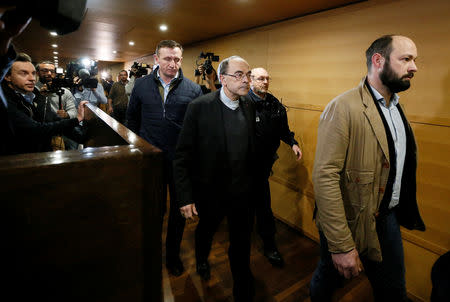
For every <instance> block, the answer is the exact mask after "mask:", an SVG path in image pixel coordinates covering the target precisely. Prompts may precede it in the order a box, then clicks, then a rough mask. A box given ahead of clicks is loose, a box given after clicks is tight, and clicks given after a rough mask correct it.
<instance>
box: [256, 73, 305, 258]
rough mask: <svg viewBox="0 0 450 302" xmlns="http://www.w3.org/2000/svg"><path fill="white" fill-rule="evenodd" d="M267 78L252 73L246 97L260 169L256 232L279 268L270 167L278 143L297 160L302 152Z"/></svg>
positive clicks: (265, 250) (265, 251)
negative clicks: (253, 115)
mask: <svg viewBox="0 0 450 302" xmlns="http://www.w3.org/2000/svg"><path fill="white" fill-rule="evenodd" d="M269 82H270V77H269V73H268V72H267V71H266V70H265V69H264V68H261V67H259V68H254V69H252V75H251V82H250V88H251V89H250V91H249V93H248V96H249V97H250V99H251V100H252V101H253V103H254V104H255V109H256V146H257V147H256V150H257V161H258V163H259V165H258V168H259V169H260V171H259V173H257V175H258V176H259V177H258V185H257V186H256V187H257V188H258V190H257V191H256V193H255V194H256V203H255V204H256V208H255V209H256V211H255V213H256V222H257V230H258V233H259V235H260V236H261V239H262V241H263V243H264V255H265V256H266V257H267V259H268V260H269V261H270V263H271V264H272V265H275V266H278V267H282V266H283V264H284V261H283V258H282V256H281V254H280V252H279V251H278V249H277V246H276V243H275V219H274V217H273V213H272V208H271V201H270V187H269V176H270V173H271V171H272V165H273V164H274V162H275V160H276V159H277V150H278V147H279V146H280V140H282V141H283V142H285V143H286V144H288V145H289V146H291V148H292V151H293V152H294V154H295V156H296V158H297V160H299V159H300V158H301V157H302V152H301V151H300V148H299V147H298V143H297V141H296V140H295V139H294V132H291V131H290V130H289V125H288V120H287V114H286V109H285V108H284V106H283V105H282V104H281V103H280V102H279V101H278V100H277V98H276V97H274V96H273V95H272V94H270V93H269V92H268V90H269Z"/></svg>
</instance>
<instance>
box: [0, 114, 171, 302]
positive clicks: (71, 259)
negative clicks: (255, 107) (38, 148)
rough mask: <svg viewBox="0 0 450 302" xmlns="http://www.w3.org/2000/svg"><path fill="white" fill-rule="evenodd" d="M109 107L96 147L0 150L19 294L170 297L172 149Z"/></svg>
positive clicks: (100, 118) (9, 271)
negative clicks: (154, 142) (167, 176)
mask: <svg viewBox="0 0 450 302" xmlns="http://www.w3.org/2000/svg"><path fill="white" fill-rule="evenodd" d="M102 113H103V112H100V110H99V109H98V108H96V107H94V106H90V105H89V106H88V109H87V124H88V127H89V129H90V130H89V132H88V134H89V140H88V141H87V143H86V146H95V147H87V148H85V149H83V150H79V151H78V150H74V151H57V152H47V153H37V154H24V155H17V156H7V157H1V158H0V183H1V186H0V200H1V203H0V204H1V207H2V210H1V213H2V214H3V221H5V222H6V226H7V228H3V230H4V232H2V234H3V236H2V239H3V240H2V242H3V243H4V246H3V250H4V251H6V257H5V258H4V259H5V260H6V261H5V260H4V264H5V265H4V266H5V267H6V270H5V271H4V272H6V274H5V276H6V277H7V278H8V281H7V282H6V287H7V288H8V291H7V294H10V295H11V296H12V300H11V299H10V300H9V301H24V300H25V299H30V300H31V299H37V298H40V299H43V300H45V301H161V297H162V295H161V224H162V223H161V203H162V179H161V177H162V153H161V151H160V150H159V149H157V148H155V147H153V146H151V145H150V144H148V143H147V142H145V141H144V140H142V139H141V138H139V137H138V136H136V135H135V134H134V133H132V132H131V131H129V130H128V129H127V128H125V127H124V126H123V125H121V124H119V123H117V122H116V121H115V120H113V119H112V118H110V117H109V116H108V115H106V114H102ZM111 125H113V126H111ZM101 145H103V146H104V147H100V146H101Z"/></svg>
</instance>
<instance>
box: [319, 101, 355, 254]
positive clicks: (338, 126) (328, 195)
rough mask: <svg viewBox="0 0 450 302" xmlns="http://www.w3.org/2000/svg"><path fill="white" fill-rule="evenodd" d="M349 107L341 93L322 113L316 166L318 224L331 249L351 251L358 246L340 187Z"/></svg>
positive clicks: (346, 145)
mask: <svg viewBox="0 0 450 302" xmlns="http://www.w3.org/2000/svg"><path fill="white" fill-rule="evenodd" d="M341 97H342V96H341ZM348 107H349V106H348V104H346V103H345V102H342V99H340V97H338V98H336V99H334V100H333V101H331V102H330V103H329V104H328V106H327V107H326V108H325V110H324V112H323V113H322V115H321V116H320V121H319V128H318V135H317V149H316V157H315V161H314V170H313V183H314V193H315V199H316V205H317V216H316V219H317V224H318V226H319V228H320V229H321V230H322V231H323V233H324V235H325V237H326V238H327V241H328V249H329V251H330V252H332V253H342V252H348V251H350V250H352V249H353V248H354V247H355V244H354V242H353V238H352V234H351V231H350V229H349V227H348V223H347V219H346V216H345V211H344V203H343V199H342V192H341V187H340V178H341V176H342V175H343V174H344V171H343V170H344V167H345V162H346V155H347V152H348V146H349V139H350V126H351V119H350V116H351V114H350V112H349V111H350V110H349V109H350V108H348Z"/></svg>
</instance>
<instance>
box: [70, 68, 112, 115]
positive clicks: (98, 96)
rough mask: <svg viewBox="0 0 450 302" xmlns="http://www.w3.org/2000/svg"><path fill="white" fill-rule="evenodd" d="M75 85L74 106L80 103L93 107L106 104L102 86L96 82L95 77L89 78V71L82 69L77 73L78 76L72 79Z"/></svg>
mask: <svg viewBox="0 0 450 302" xmlns="http://www.w3.org/2000/svg"><path fill="white" fill-rule="evenodd" d="M73 81H74V85H75V92H74V94H73V96H74V97H75V106H77V108H78V105H79V104H80V102H81V101H88V102H89V103H91V104H94V105H95V106H98V105H99V104H106V103H107V102H108V101H107V99H106V95H105V91H104V90H103V86H102V85H101V84H100V83H99V82H98V80H97V79H96V78H95V77H91V73H90V72H89V70H87V69H85V68H82V69H80V70H79V71H78V76H77V77H74V79H73Z"/></svg>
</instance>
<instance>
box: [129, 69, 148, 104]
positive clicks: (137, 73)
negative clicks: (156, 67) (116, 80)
mask: <svg viewBox="0 0 450 302" xmlns="http://www.w3.org/2000/svg"><path fill="white" fill-rule="evenodd" d="M147 69H150V70H152V71H153V66H152V65H148V64H145V63H138V62H134V64H133V66H131V68H130V80H129V81H128V83H127V84H126V85H125V94H126V95H127V97H128V100H130V96H131V92H132V91H133V88H134V83H135V81H136V79H139V78H141V77H142V76H144V75H147V74H148V70H147Z"/></svg>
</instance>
